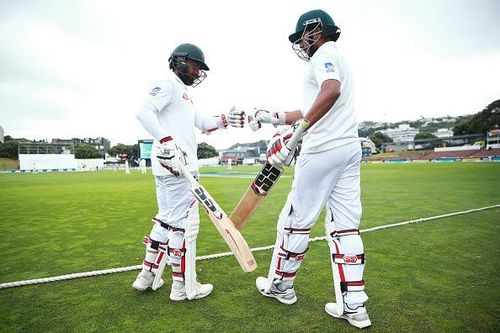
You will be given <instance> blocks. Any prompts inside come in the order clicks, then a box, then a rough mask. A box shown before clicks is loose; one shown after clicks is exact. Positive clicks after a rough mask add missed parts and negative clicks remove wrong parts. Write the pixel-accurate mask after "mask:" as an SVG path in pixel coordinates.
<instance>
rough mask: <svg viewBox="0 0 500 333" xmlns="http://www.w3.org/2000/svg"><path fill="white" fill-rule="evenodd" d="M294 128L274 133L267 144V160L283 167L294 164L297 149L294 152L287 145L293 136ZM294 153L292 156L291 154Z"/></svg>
mask: <svg viewBox="0 0 500 333" xmlns="http://www.w3.org/2000/svg"><path fill="white" fill-rule="evenodd" d="M293 132H294V128H293V127H290V128H288V129H282V130H281V131H278V132H276V134H274V135H273V137H272V138H271V140H270V141H269V144H268V145H267V152H266V157H267V161H268V162H269V163H271V164H272V165H273V166H276V167H282V166H283V165H288V166H290V165H292V164H294V163H295V159H296V152H297V149H293V152H292V151H291V150H290V149H289V148H288V147H287V146H286V144H287V142H288V140H290V138H291V137H292V135H293ZM291 154H293V155H292V156H290V155H291Z"/></svg>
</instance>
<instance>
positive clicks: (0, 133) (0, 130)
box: [0, 126, 5, 143]
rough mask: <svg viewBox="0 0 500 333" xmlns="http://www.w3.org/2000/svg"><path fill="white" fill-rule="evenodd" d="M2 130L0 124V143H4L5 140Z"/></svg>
mask: <svg viewBox="0 0 500 333" xmlns="http://www.w3.org/2000/svg"><path fill="white" fill-rule="evenodd" d="M4 133H5V132H4V131H3V127H2V126H0V143H4V141H5V138H4Z"/></svg>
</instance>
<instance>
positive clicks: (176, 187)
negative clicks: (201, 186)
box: [149, 175, 199, 280]
mask: <svg viewBox="0 0 500 333" xmlns="http://www.w3.org/2000/svg"><path fill="white" fill-rule="evenodd" d="M155 183H156V199H157V203H158V213H157V214H156V216H155V218H154V221H156V223H154V225H153V228H152V229H151V233H150V235H149V237H150V238H151V239H152V240H155V241H158V242H161V243H166V244H167V245H168V253H167V255H168V256H169V260H170V263H171V265H172V270H173V272H172V275H173V277H174V279H178V280H183V275H184V271H182V269H181V266H184V265H181V263H182V262H183V260H184V254H185V251H186V243H185V238H184V236H185V231H186V229H187V223H191V224H193V225H195V226H196V234H197V233H198V232H197V231H198V227H197V226H198V225H199V214H198V204H197V201H196V198H195V197H194V195H193V194H192V193H191V190H190V185H189V182H188V181H187V179H186V178H185V177H175V176H173V175H172V176H170V175H169V176H155ZM196 234H195V235H190V236H191V237H194V239H196ZM194 244H196V243H195V242H194ZM194 246H196V245H194Z"/></svg>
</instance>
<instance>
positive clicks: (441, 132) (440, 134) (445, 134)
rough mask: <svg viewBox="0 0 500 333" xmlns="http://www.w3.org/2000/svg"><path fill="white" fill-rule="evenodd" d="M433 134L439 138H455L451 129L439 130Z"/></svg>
mask: <svg viewBox="0 0 500 333" xmlns="http://www.w3.org/2000/svg"><path fill="white" fill-rule="evenodd" d="M432 134H434V135H435V136H436V137H438V138H448V137H450V136H453V131H452V130H450V129H449V128H438V130H437V131H436V132H434V133H432Z"/></svg>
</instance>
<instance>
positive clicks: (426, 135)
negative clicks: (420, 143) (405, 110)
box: [413, 132, 437, 140]
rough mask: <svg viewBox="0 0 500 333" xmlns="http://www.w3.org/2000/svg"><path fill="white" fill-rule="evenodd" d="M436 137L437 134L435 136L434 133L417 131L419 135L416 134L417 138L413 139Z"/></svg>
mask: <svg viewBox="0 0 500 333" xmlns="http://www.w3.org/2000/svg"><path fill="white" fill-rule="evenodd" d="M435 138H437V136H435V135H434V134H432V133H428V132H424V133H417V135H415V138H413V140H422V139H435Z"/></svg>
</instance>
